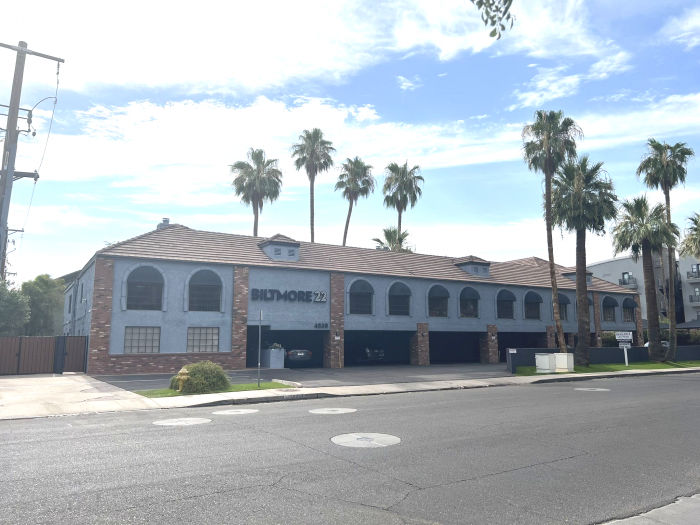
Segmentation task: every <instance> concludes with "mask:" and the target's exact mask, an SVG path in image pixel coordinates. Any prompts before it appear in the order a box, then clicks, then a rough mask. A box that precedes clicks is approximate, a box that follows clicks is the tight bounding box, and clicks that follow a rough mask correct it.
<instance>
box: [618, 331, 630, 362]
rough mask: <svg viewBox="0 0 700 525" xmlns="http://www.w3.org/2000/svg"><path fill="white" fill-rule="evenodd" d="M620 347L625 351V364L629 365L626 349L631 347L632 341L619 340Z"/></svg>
mask: <svg viewBox="0 0 700 525" xmlns="http://www.w3.org/2000/svg"><path fill="white" fill-rule="evenodd" d="M623 333H625V332H623ZM620 348H622V351H623V352H624V353H625V366H630V363H629V361H628V360H627V350H629V349H630V348H632V342H631V341H620Z"/></svg>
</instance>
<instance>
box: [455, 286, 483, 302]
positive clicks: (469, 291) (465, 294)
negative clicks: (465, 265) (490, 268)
mask: <svg viewBox="0 0 700 525" xmlns="http://www.w3.org/2000/svg"><path fill="white" fill-rule="evenodd" d="M459 298H460V299H465V300H477V301H478V300H479V299H481V296H480V295H479V292H477V291H476V290H475V289H474V288H471V287H469V286H467V287H466V288H465V289H464V290H462V291H461V292H460V294H459Z"/></svg>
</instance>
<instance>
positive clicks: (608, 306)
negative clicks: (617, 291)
mask: <svg viewBox="0 0 700 525" xmlns="http://www.w3.org/2000/svg"><path fill="white" fill-rule="evenodd" d="M617 306H619V304H618V302H617V301H616V300H615V299H613V298H612V297H606V298H605V299H603V321H610V322H615V308H616V307H617Z"/></svg>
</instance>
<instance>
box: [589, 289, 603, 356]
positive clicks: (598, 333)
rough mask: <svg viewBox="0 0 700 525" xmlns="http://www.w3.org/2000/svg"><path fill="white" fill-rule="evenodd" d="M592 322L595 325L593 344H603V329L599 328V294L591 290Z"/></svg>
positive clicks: (599, 345)
mask: <svg viewBox="0 0 700 525" xmlns="http://www.w3.org/2000/svg"><path fill="white" fill-rule="evenodd" d="M593 322H594V326H595V343H594V342H593V341H591V344H595V346H597V347H598V348H601V347H602V346H603V331H602V330H601V328H600V295H599V294H598V292H593Z"/></svg>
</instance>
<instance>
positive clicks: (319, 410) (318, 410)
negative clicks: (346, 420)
mask: <svg viewBox="0 0 700 525" xmlns="http://www.w3.org/2000/svg"><path fill="white" fill-rule="evenodd" d="M351 412H357V409H356V408H314V409H313V410H309V413H310V414H350V413H351Z"/></svg>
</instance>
